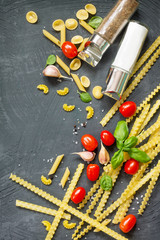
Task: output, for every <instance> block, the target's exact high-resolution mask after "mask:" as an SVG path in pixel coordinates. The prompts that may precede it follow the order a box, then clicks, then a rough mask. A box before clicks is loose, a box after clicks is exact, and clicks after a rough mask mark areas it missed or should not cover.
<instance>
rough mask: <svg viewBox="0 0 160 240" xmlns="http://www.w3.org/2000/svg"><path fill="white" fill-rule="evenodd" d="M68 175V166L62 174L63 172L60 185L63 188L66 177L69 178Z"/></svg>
mask: <svg viewBox="0 0 160 240" xmlns="http://www.w3.org/2000/svg"><path fill="white" fill-rule="evenodd" d="M69 175H70V171H69V168H68V167H67V168H66V170H65V172H64V174H63V177H62V179H61V186H62V188H64V186H65V184H66V182H67V180H68V178H69Z"/></svg>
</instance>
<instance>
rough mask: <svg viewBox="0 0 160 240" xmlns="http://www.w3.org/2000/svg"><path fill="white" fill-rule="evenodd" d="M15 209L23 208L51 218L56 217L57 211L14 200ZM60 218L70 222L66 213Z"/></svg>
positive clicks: (69, 217) (69, 216)
mask: <svg viewBox="0 0 160 240" xmlns="http://www.w3.org/2000/svg"><path fill="white" fill-rule="evenodd" d="M16 207H21V208H25V209H28V210H32V211H35V212H40V213H44V214H48V215H51V216H56V214H57V211H56V210H54V209H51V208H46V207H42V206H40V205H36V204H33V203H28V202H24V201H20V200H16ZM62 218H64V219H66V220H70V219H71V215H70V214H68V213H64V214H63V216H62Z"/></svg>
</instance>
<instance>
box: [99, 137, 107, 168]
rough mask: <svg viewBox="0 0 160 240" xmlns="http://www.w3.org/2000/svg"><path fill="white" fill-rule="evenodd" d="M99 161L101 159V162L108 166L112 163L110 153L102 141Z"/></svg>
mask: <svg viewBox="0 0 160 240" xmlns="http://www.w3.org/2000/svg"><path fill="white" fill-rule="evenodd" d="M98 159H99V162H100V163H101V164H103V165H107V163H108V162H109V161H110V156H109V153H108V151H107V150H106V149H105V147H104V146H103V143H102V141H101V150H100V151H99V154H98Z"/></svg>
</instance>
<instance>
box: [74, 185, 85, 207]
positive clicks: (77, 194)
mask: <svg viewBox="0 0 160 240" xmlns="http://www.w3.org/2000/svg"><path fill="white" fill-rule="evenodd" d="M85 195H86V190H85V189H84V188H83V187H77V188H76V189H74V191H73V192H72V195H71V200H72V202H74V203H76V204H78V203H80V202H82V200H83V198H84V197H85Z"/></svg>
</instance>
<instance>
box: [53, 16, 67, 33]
mask: <svg viewBox="0 0 160 240" xmlns="http://www.w3.org/2000/svg"><path fill="white" fill-rule="evenodd" d="M63 26H64V21H63V20H62V19H57V20H55V21H54V22H53V23H52V28H53V29H54V30H55V31H61V29H62V27H63Z"/></svg>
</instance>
